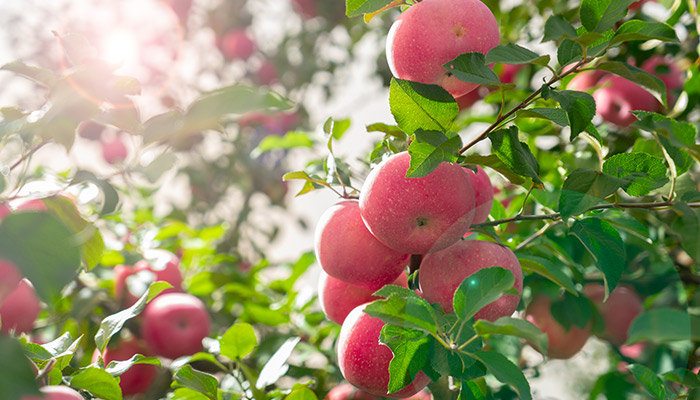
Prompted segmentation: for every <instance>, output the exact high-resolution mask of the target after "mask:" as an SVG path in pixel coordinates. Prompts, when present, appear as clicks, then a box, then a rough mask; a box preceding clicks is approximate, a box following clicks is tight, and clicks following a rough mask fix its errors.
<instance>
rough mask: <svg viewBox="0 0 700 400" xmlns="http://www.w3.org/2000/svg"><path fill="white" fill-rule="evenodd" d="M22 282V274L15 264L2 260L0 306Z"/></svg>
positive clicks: (0, 264) (0, 268)
mask: <svg viewBox="0 0 700 400" xmlns="http://www.w3.org/2000/svg"><path fill="white" fill-rule="evenodd" d="M21 280H22V274H21V273H20V272H19V269H17V266H16V265H15V264H14V263H13V262H10V261H7V260H0V304H2V302H3V300H5V298H7V296H9V295H10V294H11V293H12V292H14V290H15V289H16V288H17V285H18V284H19V282H20V281H21Z"/></svg>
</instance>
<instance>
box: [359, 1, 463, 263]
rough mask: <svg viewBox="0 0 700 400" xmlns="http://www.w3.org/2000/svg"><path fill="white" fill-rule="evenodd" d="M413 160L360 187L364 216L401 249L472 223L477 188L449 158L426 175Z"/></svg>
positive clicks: (445, 238)
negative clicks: (413, 171)
mask: <svg viewBox="0 0 700 400" xmlns="http://www.w3.org/2000/svg"><path fill="white" fill-rule="evenodd" d="M419 4H423V3H419ZM409 164H410V156H409V155H408V153H407V152H403V153H398V154H394V155H393V156H391V157H389V158H388V159H386V160H384V161H383V162H382V163H380V164H379V165H378V166H376V167H375V168H374V169H373V170H372V171H371V172H370V173H369V175H368V176H367V179H366V180H365V182H364V184H363V186H362V192H361V193H360V213H361V215H362V220H363V221H364V222H365V225H366V226H367V228H368V229H369V231H370V232H371V233H372V234H373V235H374V236H375V237H376V238H377V240H379V241H380V242H382V243H384V244H385V245H386V246H388V247H390V248H392V249H394V250H396V251H398V252H400V253H406V254H426V253H428V252H431V251H438V250H442V249H444V248H446V247H448V246H450V245H451V244H453V243H455V242H456V241H457V240H459V239H460V238H462V236H464V233H465V232H466V231H467V230H468V229H469V225H470V224H471V223H472V220H473V218H474V202H475V197H474V189H473V188H472V185H471V182H470V181H469V177H468V176H467V174H465V173H464V170H463V169H462V167H460V166H459V165H457V164H452V163H445V162H444V163H441V164H440V165H439V166H438V167H437V168H436V169H435V170H434V171H433V172H431V173H430V174H428V175H426V176H424V177H421V178H406V171H408V168H409Z"/></svg>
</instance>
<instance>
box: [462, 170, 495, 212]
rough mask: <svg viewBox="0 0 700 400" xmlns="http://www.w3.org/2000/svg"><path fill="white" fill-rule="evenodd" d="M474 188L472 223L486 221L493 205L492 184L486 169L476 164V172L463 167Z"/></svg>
mask: <svg viewBox="0 0 700 400" xmlns="http://www.w3.org/2000/svg"><path fill="white" fill-rule="evenodd" d="M464 170H465V171H466V172H467V175H468V176H469V180H470V181H471V183H472V188H474V198H475V202H474V221H472V224H480V223H482V222H486V220H487V219H488V218H489V214H490V213H491V207H492V206H493V194H494V193H493V185H492V184H491V178H489V176H488V174H487V173H486V171H484V169H483V168H481V166H479V165H477V166H476V173H474V171H472V170H471V169H469V168H466V167H465V168H464Z"/></svg>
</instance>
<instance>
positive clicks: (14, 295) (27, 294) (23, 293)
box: [0, 279, 41, 334]
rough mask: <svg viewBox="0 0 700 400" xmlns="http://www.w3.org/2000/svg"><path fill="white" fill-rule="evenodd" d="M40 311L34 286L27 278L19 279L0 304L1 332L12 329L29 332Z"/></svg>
mask: <svg viewBox="0 0 700 400" xmlns="http://www.w3.org/2000/svg"><path fill="white" fill-rule="evenodd" d="M39 312H41V302H40V301H39V297H37V295H36V292H35V291H34V287H33V286H32V284H31V282H29V281H28V280H27V279H22V280H21V281H19V283H18V284H17V286H16V287H15V290H13V291H12V292H11V293H10V294H9V295H8V296H7V297H6V298H5V300H3V302H2V304H0V318H1V319H2V327H1V328H0V330H1V331H2V332H3V333H9V332H10V331H14V332H15V333H16V334H20V333H29V332H31V331H32V329H34V321H36V318H37V317H38V316H39Z"/></svg>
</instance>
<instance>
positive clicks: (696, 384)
mask: <svg viewBox="0 0 700 400" xmlns="http://www.w3.org/2000/svg"><path fill="white" fill-rule="evenodd" d="M663 377H664V379H666V380H668V381H671V382H676V383H680V384H682V385H684V386H686V387H688V388H700V377H698V374H696V373H695V372H693V371H689V370H687V369H685V368H676V369H674V370H672V371H669V372H666V373H665V374H663Z"/></svg>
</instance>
